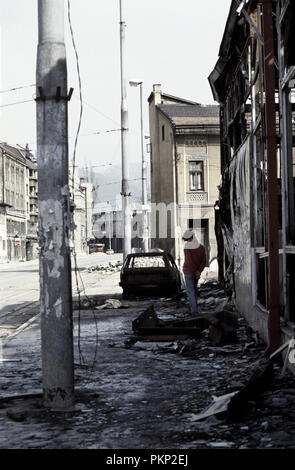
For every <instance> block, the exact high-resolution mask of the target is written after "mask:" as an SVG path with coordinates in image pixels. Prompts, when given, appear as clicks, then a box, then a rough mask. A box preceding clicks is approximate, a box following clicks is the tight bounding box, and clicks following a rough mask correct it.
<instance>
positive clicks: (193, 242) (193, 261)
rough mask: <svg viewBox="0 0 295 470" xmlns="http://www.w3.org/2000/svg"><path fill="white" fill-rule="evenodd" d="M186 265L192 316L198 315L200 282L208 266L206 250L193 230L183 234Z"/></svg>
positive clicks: (187, 288) (185, 272)
mask: <svg viewBox="0 0 295 470" xmlns="http://www.w3.org/2000/svg"><path fill="white" fill-rule="evenodd" d="M182 238H183V240H184V241H185V244H184V264H183V268H182V271H183V274H184V277H185V283H186V292H187V297H188V301H189V305H190V311H191V315H198V289H197V287H198V281H199V279H200V276H201V273H202V271H203V269H204V268H205V266H206V253H205V248H204V247H203V245H201V244H200V243H199V242H198V240H197V239H196V238H195V234H194V232H193V231H192V230H186V231H185V232H184V234H183V237H182Z"/></svg>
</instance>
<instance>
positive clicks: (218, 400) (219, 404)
mask: <svg viewBox="0 0 295 470" xmlns="http://www.w3.org/2000/svg"><path fill="white" fill-rule="evenodd" d="M236 393H237V392H231V393H227V394H226V395H221V396H220V397H215V396H213V400H214V403H213V405H211V406H210V407H209V408H208V409H207V410H206V411H204V412H203V413H200V414H198V415H194V416H192V418H191V420H192V421H201V420H203V419H206V418H209V416H215V415H218V414H220V413H225V412H226V411H227V410H228V405H229V403H230V401H231V399H232V398H233V397H234V395H236Z"/></svg>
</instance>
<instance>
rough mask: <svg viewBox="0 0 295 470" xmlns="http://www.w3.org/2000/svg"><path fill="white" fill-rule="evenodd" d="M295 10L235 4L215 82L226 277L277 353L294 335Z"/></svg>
mask: <svg viewBox="0 0 295 470" xmlns="http://www.w3.org/2000/svg"><path fill="white" fill-rule="evenodd" d="M294 7H295V5H294V2H291V1H289V0H278V1H271V0H265V1H254V0H248V1H245V0H244V1H242V2H241V1H239V0H233V1H232V4H231V7H230V12H229V15H228V19H227V23H226V27H225V31H224V35H223V39H222V42H221V46H220V50H219V58H218V61H217V63H216V66H215V68H214V70H213V71H212V73H211V75H210V77H209V82H210V85H211V89H212V92H213V95H214V98H215V100H216V101H217V102H218V103H219V104H220V127H221V172H222V183H221V186H220V195H219V201H218V207H217V208H216V234H217V240H218V259H219V267H220V274H221V277H224V279H225V281H226V283H227V284H228V286H229V287H230V289H231V290H232V292H233V294H234V297H235V302H236V305H237V308H238V310H239V311H240V312H241V313H242V314H243V315H244V316H245V317H246V319H247V320H248V322H249V324H250V325H251V326H252V327H253V328H254V329H255V330H257V331H259V333H260V334H261V335H262V337H263V338H264V340H265V341H267V343H268V345H269V348H268V352H272V351H274V350H275V349H276V348H277V347H278V346H279V345H280V344H281V343H282V342H284V341H288V340H289V339H290V338H292V337H294V327H295V325H294V322H295V296H294V287H295V214H294V205H295V199H294V194H295V191H294V190H295V188H294V184H295V156H294V155H295V154H294V142H295V140H294V130H295V129H294V125H295V122H294V118H295V113H294V111H295V108H294V103H295V94H294V91H295V89H294V87H295V49H294V39H295V38H294V35H295V8H294Z"/></svg>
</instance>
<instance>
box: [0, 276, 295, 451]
mask: <svg viewBox="0 0 295 470" xmlns="http://www.w3.org/2000/svg"><path fill="white" fill-rule="evenodd" d="M119 289H120V288H119V287H118V273H115V274H112V275H109V276H107V277H105V278H104V279H99V280H98V282H97V284H96V285H93V286H91V287H90V288H88V289H87V293H88V294H89V295H92V294H93V293H95V295H101V296H102V297H104V296H105V297H106V298H111V297H112V296H117V297H118V296H119ZM125 303H126V304H127V302H125V301H124V304H125ZM151 303H153V305H154V307H155V309H156V311H157V313H158V314H159V316H161V318H167V316H174V317H175V316H177V317H178V318H181V317H183V316H185V311H186V306H185V304H182V303H181V302H172V301H166V300H160V299H145V300H142V301H128V305H129V308H126V309H117V310H115V309H111V310H93V311H92V310H81V312H80V320H81V321H80V323H81V332H80V339H81V350H80V355H79V351H78V325H77V317H78V312H77V311H76V312H75V315H74V317H75V328H74V348H75V389H76V392H75V406H74V408H73V410H70V411H68V412H65V413H63V412H52V411H47V410H45V409H44V408H43V406H42V400H41V398H40V396H41V392H42V373H41V372H42V371H41V360H40V327H39V320H38V319H37V318H36V319H35V321H34V322H33V323H32V324H31V325H29V326H28V327H27V328H26V329H24V330H23V331H21V332H20V333H19V334H18V335H16V336H14V337H13V338H12V339H10V340H7V341H6V342H4V344H3V357H4V359H5V361H6V362H2V363H0V370H1V373H0V448H1V449H110V455H113V450H114V449H213V448H230V449H237V448H244V449H245V448H249V449H251V448H257V447H259V448H276V447H279V448H293V447H294V444H295V437H294V436H295V416H294V412H293V410H294V404H295V393H294V390H295V388H294V383H295V379H294V377H293V376H292V377H290V376H289V375H286V377H285V378H284V380H279V378H278V373H277V375H275V378H274V382H273V384H272V385H271V388H270V389H269V390H266V392H265V393H264V395H262V398H261V399H259V400H258V402H257V403H256V402H255V403H254V404H253V405H252V409H251V410H250V411H249V412H248V413H247V415H246V416H245V417H243V418H241V419H239V420H236V421H235V422H229V421H228V420H227V419H226V417H223V418H217V417H214V416H212V417H211V418H207V419H206V420H204V421H196V416H197V414H198V413H200V412H202V411H203V410H204V409H206V408H207V407H208V406H210V405H211V404H212V401H213V398H212V397H213V396H220V395H224V394H227V393H229V392H232V391H233V390H237V389H239V388H241V386H242V384H243V381H245V377H248V375H249V374H250V373H251V372H252V371H253V370H254V369H255V364H256V362H257V361H258V360H260V359H261V355H262V351H263V349H264V348H265V345H264V344H262V343H259V342H258V343H255V341H253V338H252V336H251V335H252V333H251V332H250V331H249V329H248V327H247V326H246V325H245V324H244V322H243V319H240V322H239V324H240V327H239V342H238V343H237V344H236V345H232V346H231V347H227V348H225V350H223V349H222V348H214V347H212V345H211V344H210V342H208V339H207V338H206V335H205V336H204V337H202V338H201V339H200V340H187V342H184V343H183V346H185V348H184V349H183V348H182V345H181V344H179V343H181V342H177V343H159V342H157V343H151V342H137V343H135V344H134V345H133V346H131V345H129V346H128V347H127V343H126V340H127V339H128V338H129V337H130V335H131V334H132V321H133V320H134V319H135V318H137V316H138V314H139V313H140V312H142V311H143V310H145V309H146V308H147V307H148V306H149V305H151ZM251 338H252V339H251ZM246 350H247V353H245V351H246ZM180 351H185V352H180ZM79 357H83V361H82V362H81V363H80V361H79ZM278 372H280V371H278ZM14 395H27V398H18V399H14V400H12V399H11V397H12V396H14Z"/></svg>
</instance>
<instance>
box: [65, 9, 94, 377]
mask: <svg viewBox="0 0 295 470" xmlns="http://www.w3.org/2000/svg"><path fill="white" fill-rule="evenodd" d="M68 22H69V28H70V33H71V38H72V44H73V48H74V52H75V58H76V69H77V74H78V83H79V98H80V113H79V121H78V127H77V132H76V137H75V142H74V149H73V164H72V165H73V169H72V188H73V189H72V191H73V201H74V193H75V179H74V177H75V162H76V152H77V145H78V139H79V134H80V129H81V123H82V116H83V98H82V81H81V74H80V64H79V56H78V51H77V47H76V42H75V37H74V32H73V27H72V20H71V6H70V0H68ZM74 232H75V231H74V229H73V230H72V235H73V258H74V264H75V267H74V270H75V280H76V286H77V292H78V305H79V311H78V351H79V360H80V365H85V361H84V357H83V353H82V348H81V296H80V292H81V291H80V288H79V281H78V275H79V277H80V281H81V283H82V287H83V290H84V291H85V286H84V283H83V280H82V277H81V274H80V272H79V270H78V264H77V253H76V250H75V235H74ZM90 304H91V305H92V307H93V304H92V302H90ZM92 313H93V317H94V321H95V328H96V337H95V341H96V348H95V352H94V358H93V362H92V367H91V370H90V375H91V373H92V372H93V369H94V364H95V362H96V356H97V347H98V327H97V319H96V317H95V312H94V308H92ZM89 378H90V377H88V379H89Z"/></svg>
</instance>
